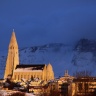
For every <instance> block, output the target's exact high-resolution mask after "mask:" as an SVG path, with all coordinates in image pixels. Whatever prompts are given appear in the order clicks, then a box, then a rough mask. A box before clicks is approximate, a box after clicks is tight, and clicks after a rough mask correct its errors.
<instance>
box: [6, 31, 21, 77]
mask: <svg viewBox="0 0 96 96" xmlns="http://www.w3.org/2000/svg"><path fill="white" fill-rule="evenodd" d="M18 64H19V51H18V43H17V40H16V36H15V32H14V30H13V32H12V36H11V39H10V43H9V49H8V56H7V61H6V67H5V74H4V78H6V77H7V76H8V75H9V74H11V75H14V74H13V71H14V69H15V68H16V66H17V65H18Z"/></svg>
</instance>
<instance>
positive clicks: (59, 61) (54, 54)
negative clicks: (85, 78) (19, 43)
mask: <svg viewBox="0 0 96 96" xmlns="http://www.w3.org/2000/svg"><path fill="white" fill-rule="evenodd" d="M82 42H83V43H82ZM95 49H96V42H95V41H92V40H91V41H90V40H87V39H80V40H79V41H78V43H77V44H76V45H74V46H71V45H66V44H62V43H51V44H45V45H41V46H33V47H26V48H20V49H19V53H20V64H48V63H51V64H52V66H53V70H54V73H55V76H56V77H58V76H62V75H64V71H65V70H69V74H70V75H73V74H74V73H76V72H77V71H89V72H90V73H91V75H92V76H95V75H96V71H95V68H96V50H95ZM6 52H7V51H5V52H1V53H2V54H1V55H0V61H1V62H0V63H1V64H0V68H1V69H2V70H0V73H2V74H1V75H0V77H3V73H4V68H5V63H6V57H7V53H6Z"/></svg>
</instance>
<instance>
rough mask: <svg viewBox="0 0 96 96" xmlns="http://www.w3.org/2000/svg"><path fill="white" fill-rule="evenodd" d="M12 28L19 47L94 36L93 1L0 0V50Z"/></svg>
mask: <svg viewBox="0 0 96 96" xmlns="http://www.w3.org/2000/svg"><path fill="white" fill-rule="evenodd" d="M13 28H14V30H15V33H16V37H17V41H18V44H19V47H28V46H33V45H41V44H46V43H54V42H55V43H59V42H60V43H68V44H73V43H75V42H76V40H79V39H80V38H89V39H96V1H95V0H93V1H92V0H75V1H74V0H0V34H1V35H0V46H1V47H0V50H3V49H7V48H8V44H9V41H10V36H11V33H12V30H13Z"/></svg>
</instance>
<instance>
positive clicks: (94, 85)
mask: <svg viewBox="0 0 96 96" xmlns="http://www.w3.org/2000/svg"><path fill="white" fill-rule="evenodd" d="M73 83H74V84H75V88H74V90H75V92H74V95H72V96H96V77H80V78H75V79H74V80H73Z"/></svg>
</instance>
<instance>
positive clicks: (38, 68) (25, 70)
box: [4, 31, 54, 81]
mask: <svg viewBox="0 0 96 96" xmlns="http://www.w3.org/2000/svg"><path fill="white" fill-rule="evenodd" d="M8 75H12V78H13V79H15V80H21V79H22V78H24V79H27V80H28V79H30V78H39V79H41V80H45V81H48V80H52V79H54V72H53V68H52V65H51V64H48V65H46V64H27V65H25V64H20V63H19V51H18V43H17V40H16V36H15V32H14V31H13V32H12V36H11V40H10V43H9V48H8V56H7V61H6V66H5V73H4V79H5V78H7V77H8Z"/></svg>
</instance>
